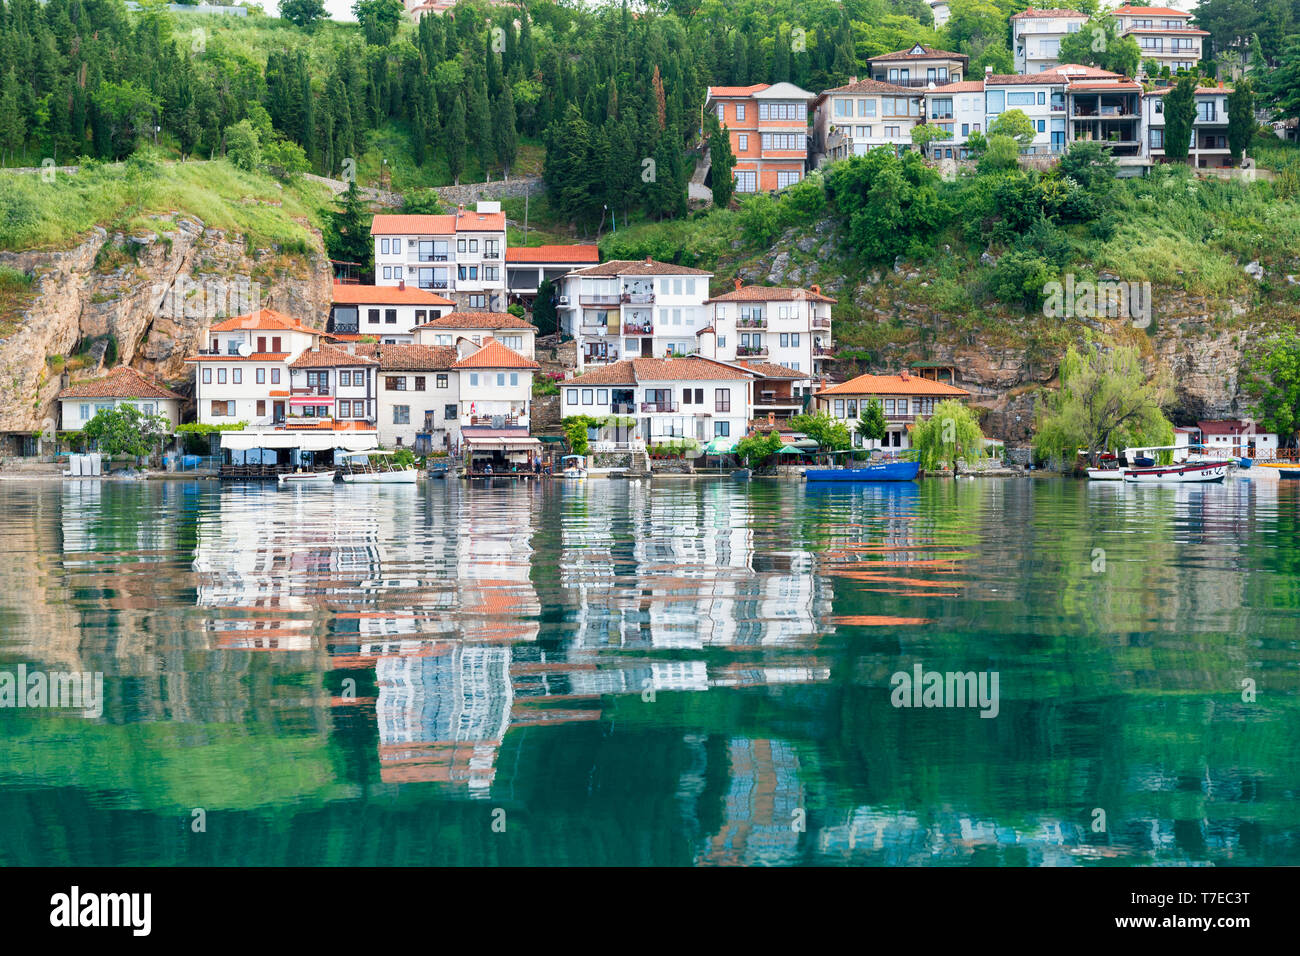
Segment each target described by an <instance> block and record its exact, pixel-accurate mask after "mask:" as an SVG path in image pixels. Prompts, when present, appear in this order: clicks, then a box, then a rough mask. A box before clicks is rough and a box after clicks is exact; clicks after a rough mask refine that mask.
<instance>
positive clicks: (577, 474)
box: [563, 470, 587, 481]
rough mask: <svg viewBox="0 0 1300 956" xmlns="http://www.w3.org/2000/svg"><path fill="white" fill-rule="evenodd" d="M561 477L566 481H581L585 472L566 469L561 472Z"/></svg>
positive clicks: (585, 475) (585, 474) (584, 476)
mask: <svg viewBox="0 0 1300 956" xmlns="http://www.w3.org/2000/svg"><path fill="white" fill-rule="evenodd" d="M563 477H564V478H565V479H566V480H567V481H582V480H583V479H584V478H586V477H587V473H586V472H585V471H574V470H568V471H565V472H563Z"/></svg>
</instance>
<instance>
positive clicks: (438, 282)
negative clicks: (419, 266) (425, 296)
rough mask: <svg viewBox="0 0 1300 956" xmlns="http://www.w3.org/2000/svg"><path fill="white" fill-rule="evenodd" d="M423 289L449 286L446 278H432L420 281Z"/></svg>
mask: <svg viewBox="0 0 1300 956" xmlns="http://www.w3.org/2000/svg"><path fill="white" fill-rule="evenodd" d="M420 288H421V289H445V288H447V280H446V279H430V280H429V281H428V282H423V281H422V282H421V283H420Z"/></svg>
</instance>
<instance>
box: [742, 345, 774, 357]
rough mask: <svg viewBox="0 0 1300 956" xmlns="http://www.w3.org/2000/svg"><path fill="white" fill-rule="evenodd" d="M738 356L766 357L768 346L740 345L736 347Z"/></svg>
mask: <svg viewBox="0 0 1300 956" xmlns="http://www.w3.org/2000/svg"><path fill="white" fill-rule="evenodd" d="M736 354H737V355H748V356H753V355H766V354H767V346H766V345H739V346H737V347H736Z"/></svg>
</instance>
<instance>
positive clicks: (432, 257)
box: [410, 252, 448, 262]
mask: <svg viewBox="0 0 1300 956" xmlns="http://www.w3.org/2000/svg"><path fill="white" fill-rule="evenodd" d="M410 261H411V262H446V261H448V260H447V254H446V253H445V252H443V253H436V252H435V253H431V254H429V255H427V256H417V257H416V258H414V259H411V260H410Z"/></svg>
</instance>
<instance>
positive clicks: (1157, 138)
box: [1147, 128, 1165, 149]
mask: <svg viewBox="0 0 1300 956" xmlns="http://www.w3.org/2000/svg"><path fill="white" fill-rule="evenodd" d="M1147 133H1148V135H1149V136H1150V137H1151V148H1152V149H1164V148H1165V131H1164V130H1163V129H1157V128H1152V129H1150V130H1148V131H1147Z"/></svg>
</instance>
